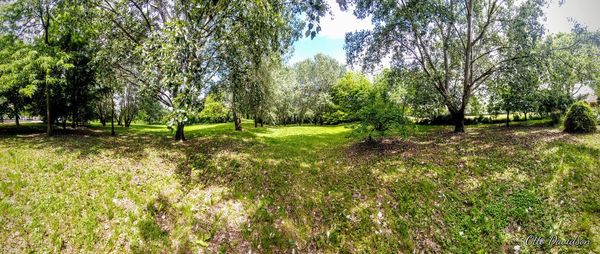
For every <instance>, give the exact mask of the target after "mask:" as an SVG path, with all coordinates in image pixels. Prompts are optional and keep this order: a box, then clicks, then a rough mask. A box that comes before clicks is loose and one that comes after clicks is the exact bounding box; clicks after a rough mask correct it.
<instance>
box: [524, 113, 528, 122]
mask: <svg viewBox="0 0 600 254" xmlns="http://www.w3.org/2000/svg"><path fill="white" fill-rule="evenodd" d="M524 114H525V121H527V112H525V113H524Z"/></svg>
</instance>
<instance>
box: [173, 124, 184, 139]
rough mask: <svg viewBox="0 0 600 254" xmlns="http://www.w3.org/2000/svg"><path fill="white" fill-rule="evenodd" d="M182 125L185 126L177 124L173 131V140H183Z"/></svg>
mask: <svg viewBox="0 0 600 254" xmlns="http://www.w3.org/2000/svg"><path fill="white" fill-rule="evenodd" d="M183 127H185V125H184V124H177V130H176V131H175V140H176V141H185V135H184V133H183Z"/></svg>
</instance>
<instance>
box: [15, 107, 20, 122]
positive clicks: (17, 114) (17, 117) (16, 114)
mask: <svg viewBox="0 0 600 254" xmlns="http://www.w3.org/2000/svg"><path fill="white" fill-rule="evenodd" d="M15 124H16V125H17V126H19V125H20V124H19V110H18V109H17V107H16V106H15Z"/></svg>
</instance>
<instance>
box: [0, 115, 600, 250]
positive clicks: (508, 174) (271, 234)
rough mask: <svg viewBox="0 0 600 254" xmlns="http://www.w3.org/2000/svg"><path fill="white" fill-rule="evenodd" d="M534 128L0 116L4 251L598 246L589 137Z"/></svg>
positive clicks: (599, 168) (595, 175) (599, 213)
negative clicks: (85, 125)
mask: <svg viewBox="0 0 600 254" xmlns="http://www.w3.org/2000/svg"><path fill="white" fill-rule="evenodd" d="M544 125H545V123H543V122H540V121H536V122H534V123H532V122H529V125H527V123H521V124H520V125H518V126H513V127H511V128H508V129H507V128H505V127H501V125H478V126H476V127H468V128H467V133H466V134H461V135H457V134H452V133H450V130H451V128H450V127H449V126H448V127H426V126H419V127H418V128H417V129H416V130H414V133H413V134H412V135H411V136H410V137H409V138H408V139H400V138H387V139H384V140H382V141H381V142H379V143H376V144H371V143H363V142H359V141H358V140H357V139H355V138H348V134H349V132H350V130H349V129H348V128H346V127H344V126H332V127H321V126H288V127H274V128H271V127H269V128H254V127H252V126H251V124H250V123H245V126H244V127H245V131H243V132H235V131H233V125H232V124H213V125H196V126H188V127H186V137H187V138H188V141H186V142H180V143H176V142H173V141H172V140H171V136H170V134H169V133H168V131H167V130H166V128H165V127H164V126H144V125H134V126H132V127H131V128H130V129H129V130H125V129H123V128H118V129H117V132H118V133H119V135H118V136H117V137H111V136H110V135H109V133H110V129H109V128H108V127H100V126H94V127H93V128H91V129H88V130H77V131H73V130H67V131H59V133H58V134H57V135H56V136H54V137H51V138H47V137H45V136H44V135H43V130H44V129H43V128H44V127H43V126H41V125H26V126H24V127H22V128H15V127H11V126H8V125H2V126H0V179H1V180H2V181H1V184H0V198H1V201H0V225H2V226H1V231H0V246H1V248H2V251H1V252H2V253H13V252H17V253H22V252H29V251H35V252H59V251H60V252H69V253H74V252H76V253H79V252H118V253H120V252H140V253H153V252H165V253H171V252H184V253H185V252H194V253H197V252H198V251H201V252H209V253H212V252H219V251H223V252H228V253H231V252H233V253H242V252H243V253H247V252H248V251H249V250H252V252H253V253H270V252H286V253H292V251H293V250H295V251H294V252H295V253H315V252H323V253H339V252H353V253H355V252H359V253H364V252H369V253H375V252H377V253H412V252H413V249H417V250H425V251H426V252H452V253H474V252H481V253H498V252H512V251H513V250H514V248H515V246H516V245H518V246H519V247H518V248H520V250H521V251H522V252H524V253H527V252H547V251H549V250H551V251H556V252H558V251H566V252H575V253H588V252H600V199H599V198H598V195H599V194H600V134H593V135H570V134H564V133H562V132H560V130H558V129H556V128H551V127H544ZM528 235H537V236H540V237H549V236H553V235H557V236H558V237H559V238H574V237H575V236H579V237H580V238H583V239H588V240H590V241H591V243H590V244H589V245H585V246H579V247H565V246H562V247H552V248H551V246H548V245H543V246H527V245H525V244H524V242H523V241H524V240H525V239H526V238H527V236H528Z"/></svg>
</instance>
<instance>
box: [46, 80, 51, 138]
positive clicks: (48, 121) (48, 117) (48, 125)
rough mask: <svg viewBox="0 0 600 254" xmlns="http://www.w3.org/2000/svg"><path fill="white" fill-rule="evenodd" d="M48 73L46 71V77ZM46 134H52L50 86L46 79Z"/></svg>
mask: <svg viewBox="0 0 600 254" xmlns="http://www.w3.org/2000/svg"><path fill="white" fill-rule="evenodd" d="M47 75H48V73H46V79H47V78H48V77H47ZM46 135H48V137H49V136H52V114H51V113H50V87H49V86H48V81H47V80H46Z"/></svg>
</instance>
